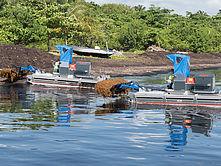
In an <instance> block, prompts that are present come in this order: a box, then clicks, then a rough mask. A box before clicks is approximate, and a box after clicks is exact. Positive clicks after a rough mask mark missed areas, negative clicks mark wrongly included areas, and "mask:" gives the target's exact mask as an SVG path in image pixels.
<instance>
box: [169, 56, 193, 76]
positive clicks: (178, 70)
mask: <svg viewBox="0 0 221 166" xmlns="http://www.w3.org/2000/svg"><path fill="white" fill-rule="evenodd" d="M166 56H167V58H169V59H170V60H171V61H172V62H173V64H174V74H185V78H187V77H189V76H190V57H189V56H186V55H181V54H172V55H166Z"/></svg>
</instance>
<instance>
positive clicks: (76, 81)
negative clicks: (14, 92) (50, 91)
mask: <svg viewBox="0 0 221 166" xmlns="http://www.w3.org/2000/svg"><path fill="white" fill-rule="evenodd" d="M56 47H57V48H58V50H59V51H60V53H61V55H60V62H59V63H60V65H59V68H58V72H54V73H43V72H40V71H36V72H35V73H33V74H31V75H28V76H27V82H28V83H31V84H36V85H46V86H58V87H82V88H93V87H94V86H95V84H96V83H97V82H99V81H102V80H106V79H109V78H110V76H109V75H101V76H97V77H93V76H91V75H90V70H91V63H90V62H76V64H72V56H73V55H72V54H73V48H71V47H68V46H58V45H57V46H56Z"/></svg>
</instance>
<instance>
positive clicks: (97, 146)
mask: <svg viewBox="0 0 221 166" xmlns="http://www.w3.org/2000/svg"><path fill="white" fill-rule="evenodd" d="M208 72H210V71H208ZM214 72H217V70H216V71H214ZM217 73H218V72H217ZM164 77H165V75H157V76H152V77H137V78H135V77H127V78H126V79H128V80H137V81H139V82H140V83H142V84H149V83H150V82H151V83H153V84H155V85H156V87H159V86H158V85H157V84H161V83H162V82H163V81H164ZM217 78H218V79H217V84H219V82H221V81H220V80H219V75H218V76H217ZM150 80H151V81H150ZM134 108H135V107H134V106H133V105H129V104H128V103H127V102H126V101H124V100H123V99H111V98H109V99H103V98H101V97H99V96H97V95H96V94H95V93H94V91H93V90H79V89H59V88H49V87H43V86H30V85H17V86H10V87H0V161H1V165H9V166H10V165H22V166H24V165H28V166H29V165H47V166H48V165H53V166H69V165H77V166H81V165H82V166H84V165H95V166H100V165H101V166H104V165H117V166H143V165H154V166H155V165H157V166H158V165H172V166H173V165H178V164H183V165H187V166H189V165H190V166H191V165H193V166H201V165H205V166H206V165H221V143H220V140H221V110H220V109H212V108H198V107H166V106H161V107H159V106H158V107H156V106H153V105H150V106H149V107H148V108H143V109H134Z"/></svg>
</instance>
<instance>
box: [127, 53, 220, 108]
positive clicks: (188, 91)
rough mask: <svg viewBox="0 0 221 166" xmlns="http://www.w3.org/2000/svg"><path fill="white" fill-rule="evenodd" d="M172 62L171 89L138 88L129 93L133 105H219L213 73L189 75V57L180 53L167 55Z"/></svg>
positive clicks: (218, 93) (218, 92) (218, 95)
mask: <svg viewBox="0 0 221 166" xmlns="http://www.w3.org/2000/svg"><path fill="white" fill-rule="evenodd" d="M167 57H168V58H169V59H170V60H171V61H172V62H173V63H174V73H173V74H174V77H175V78H174V82H173V89H165V90H164V91H157V90H153V91H150V90H149V91H148V90H147V89H141V88H140V89H139V91H138V92H134V93H131V94H129V96H128V97H129V101H130V102H131V103H133V104H135V105H139V107H140V105H142V107H144V106H145V107H148V106H147V105H153V104H157V105H175V106H207V107H221V91H218V90H217V89H216V88H215V74H195V75H194V76H191V77H190V57H189V56H185V55H180V54H173V55H167Z"/></svg>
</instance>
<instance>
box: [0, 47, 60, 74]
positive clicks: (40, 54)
mask: <svg viewBox="0 0 221 166" xmlns="http://www.w3.org/2000/svg"><path fill="white" fill-rule="evenodd" d="M0 59H1V63H0V68H12V67H15V66H16V67H26V66H29V65H31V66H33V67H35V68H37V69H40V70H44V71H52V70H53V64H54V62H55V61H56V60H58V57H57V56H55V55H52V54H49V53H47V52H45V51H42V50H38V49H36V48H26V47H24V46H19V45H9V44H7V45H0Z"/></svg>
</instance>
